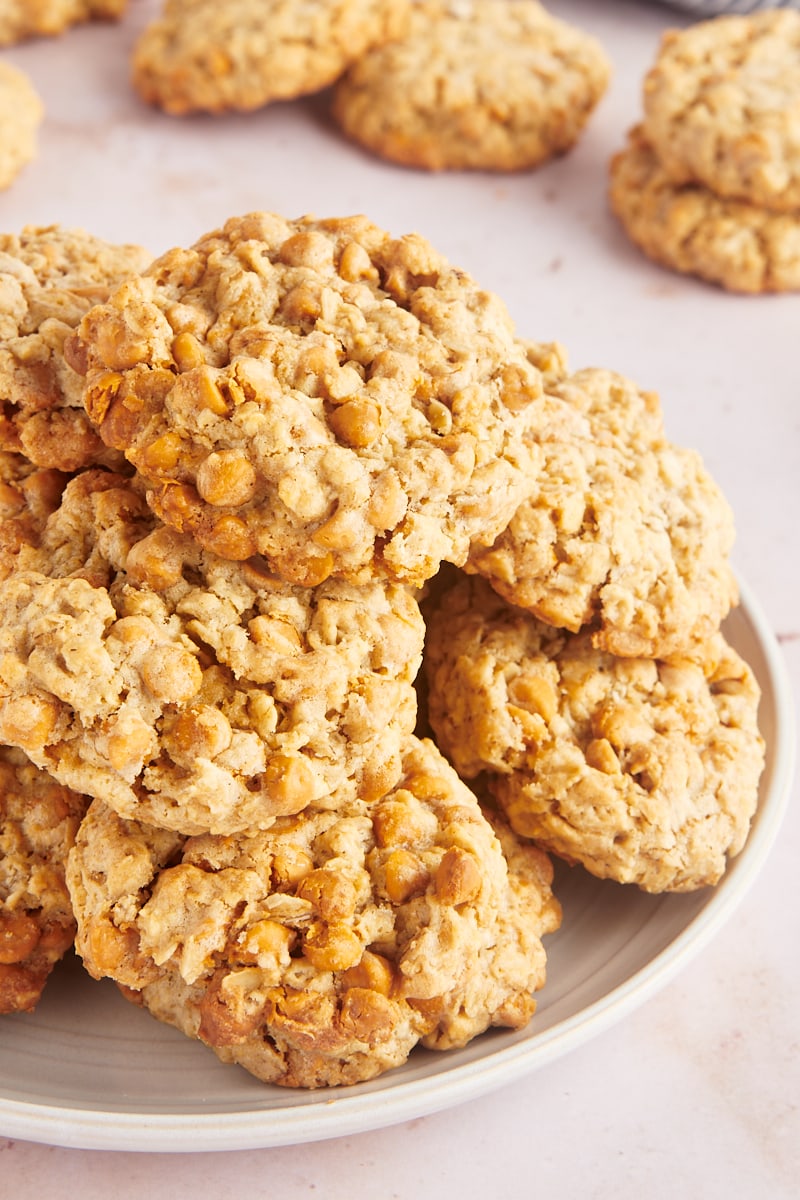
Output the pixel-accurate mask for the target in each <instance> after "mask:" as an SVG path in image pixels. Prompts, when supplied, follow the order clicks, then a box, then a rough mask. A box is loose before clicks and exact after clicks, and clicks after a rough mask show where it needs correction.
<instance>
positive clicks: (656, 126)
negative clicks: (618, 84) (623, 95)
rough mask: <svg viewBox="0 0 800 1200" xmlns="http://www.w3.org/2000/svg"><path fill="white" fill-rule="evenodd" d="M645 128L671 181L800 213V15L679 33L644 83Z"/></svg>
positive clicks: (759, 16) (722, 22)
mask: <svg viewBox="0 0 800 1200" xmlns="http://www.w3.org/2000/svg"><path fill="white" fill-rule="evenodd" d="M644 114H645V115H644V129H645V135H646V137H647V140H648V141H649V142H650V144H651V145H652V146H653V147H654V149H655V151H656V153H657V155H658V158H659V159H660V161H661V164H662V166H663V168H664V171H665V173H666V175H667V177H668V178H671V179H672V180H673V181H675V182H677V183H685V182H689V181H694V182H697V183H700V184H703V185H704V186H705V187H707V188H708V189H709V190H711V191H712V192H714V193H715V194H717V195H719V196H722V197H728V198H731V199H739V200H744V201H747V202H749V203H750V204H754V205H757V206H763V207H765V208H769V209H773V210H776V211H779V212H785V213H787V214H789V215H790V216H792V217H794V218H795V219H796V218H797V214H798V210H800V13H798V12H795V11H790V10H789V9H785V8H782V9H780V10H779V9H777V8H775V9H770V10H767V11H765V12H758V13H753V14H752V15H750V16H747V17H743V16H730V17H722V18H718V19H717V20H712V21H704V22H700V23H698V24H695V25H691V26H690V27H689V28H687V29H684V30H679V31H670V32H669V33H667V34H666V35H665V37H664V39H663V42H662V45H661V49H660V52H659V54H658V57H657V59H656V62H655V64H654V66H653V67H652V69H651V70H650V71H649V73H648V75H647V76H646V78H645V84H644Z"/></svg>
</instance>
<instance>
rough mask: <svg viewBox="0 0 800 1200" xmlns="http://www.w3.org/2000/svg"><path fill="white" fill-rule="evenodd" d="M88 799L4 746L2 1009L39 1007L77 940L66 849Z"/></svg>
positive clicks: (0, 797) (0, 752)
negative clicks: (50, 980)
mask: <svg viewBox="0 0 800 1200" xmlns="http://www.w3.org/2000/svg"><path fill="white" fill-rule="evenodd" d="M88 803H89V802H88V800H87V798H86V797H85V796H78V795H76V794H75V793H74V792H71V791H70V790H69V788H65V787H62V786H61V785H60V784H58V783H56V782H55V780H54V779H51V778H50V777H49V776H48V775H47V774H45V772H44V771H40V770H38V769H37V768H36V767H34V766H33V764H32V763H30V762H29V761H28V760H27V759H26V758H25V755H24V754H22V753H21V752H20V751H19V750H12V749H9V748H8V747H6V746H0V1013H10V1012H30V1011H31V1010H32V1009H33V1008H35V1006H36V1004H37V1002H38V1000H39V997H40V996H41V993H42V990H43V989H44V986H45V984H46V982H47V979H48V976H49V975H50V972H51V971H52V969H53V967H54V966H55V964H56V963H57V962H58V960H59V959H60V958H61V957H62V956H63V955H64V954H65V953H66V951H67V950H68V949H69V948H70V946H71V945H72V942H73V938H74V936H75V920H74V917H73V915H72V906H71V904H70V899H69V892H68V890H67V883H66V877H65V874H66V864H67V854H68V852H69V850H70V848H71V847H72V845H73V843H74V841H75V834H76V833H77V830H78V825H79V824H80V821H81V819H82V817H83V815H84V813H85V811H86V808H87V807H88Z"/></svg>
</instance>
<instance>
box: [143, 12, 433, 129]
mask: <svg viewBox="0 0 800 1200" xmlns="http://www.w3.org/2000/svg"><path fill="white" fill-rule="evenodd" d="M409 10H410V4H409V0H303V2H302V3H300V4H298V3H297V0H227V3H225V4H218V3H216V0H166V3H165V5H164V9H163V12H162V15H161V17H160V18H158V19H157V20H156V21H154V22H152V24H150V25H149V26H147V28H146V29H145V30H144V32H143V33H142V34H141V35H140V37H139V39H138V41H137V43H136V46H135V48H134V52H133V84H134V87H135V88H136V90H137V91H138V92H139V94H140V96H141V97H142V98H143V99H144V100H146V101H147V102H148V103H149V104H155V105H158V106H159V107H160V108H162V109H163V110H164V111H165V112H168V113H171V114H173V115H175V116H179V115H181V114H184V113H190V112H211V113H220V112H225V111H229V110H231V109H239V110H244V111H248V110H252V109H256V108H261V107H262V106H263V105H265V104H268V103H270V102H271V101H274V100H291V99H293V98H294V97H296V96H302V95H305V94H307V93H309V92H317V91H320V90H321V89H322V88H325V87H327V86H328V85H329V84H331V83H333V81H334V80H335V79H336V78H337V77H338V76H339V75H341V73H342V72H343V71H344V70H345V68H346V67H347V66H348V65H349V64H350V63H351V62H353V61H354V60H355V59H356V58H358V57H359V55H361V54H363V53H364V52H365V51H367V50H368V49H369V48H370V47H371V46H373V45H375V44H376V43H380V42H381V41H384V40H385V39H386V38H389V37H395V36H397V35H398V34H400V33H402V32H403V30H404V28H405V26H406V23H407V20H408V15H409Z"/></svg>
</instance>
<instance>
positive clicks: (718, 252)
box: [609, 14, 800, 294]
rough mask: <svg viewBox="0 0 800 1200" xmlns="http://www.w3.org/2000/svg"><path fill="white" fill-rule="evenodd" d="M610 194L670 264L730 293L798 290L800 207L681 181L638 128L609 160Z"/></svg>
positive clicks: (631, 230)
mask: <svg viewBox="0 0 800 1200" xmlns="http://www.w3.org/2000/svg"><path fill="white" fill-rule="evenodd" d="M786 15H788V14H786ZM609 197H610V203H611V208H612V211H613V212H614V213H615V215H616V216H617V217H618V219H619V221H620V223H621V225H622V227H623V229H624V230H625V232H626V233H627V235H628V236H629V238H630V239H631V241H632V242H634V243H635V245H637V246H638V247H639V249H640V250H642V251H643V252H644V253H645V254H646V255H647V256H648V258H651V259H652V260H653V261H654V262H657V263H660V264H661V265H662V266H664V267H668V268H670V269H671V270H673V271H678V272H680V273H682V274H686V275H694V276H697V277H698V278H700V279H704V280H706V281H707V282H708V283H713V284H717V285H718V286H720V287H723V288H726V289H727V290H728V291H731V292H744V293H750V294H763V293H769V292H788V291H797V290H799V289H800V207H798V208H797V209H795V210H793V211H788V212H778V211H776V210H775V209H773V208H767V207H765V206H764V205H756V204H751V203H748V202H747V201H744V200H733V199H729V198H727V197H724V196H721V195H718V194H717V193H716V192H713V191H711V190H710V189H709V188H708V187H705V186H703V185H702V184H700V183H676V182H675V180H674V179H673V177H672V175H671V174H669V173H668V172H667V171H666V170H665V168H664V166H663V164H662V162H661V160H660V158H659V157H658V155H657V154H656V153H655V151H654V149H653V147H652V146H651V145H650V143H649V142H648V140H647V138H646V137H645V134H644V131H643V129H642V128H641V127H640V126H639V127H637V128H635V129H633V130H632V131H631V132H630V134H629V136H628V142H627V145H626V146H625V148H624V149H623V150H621V151H620V152H619V153H618V154H616V155H615V156H614V157H613V159H612V161H611V168H610V188H609Z"/></svg>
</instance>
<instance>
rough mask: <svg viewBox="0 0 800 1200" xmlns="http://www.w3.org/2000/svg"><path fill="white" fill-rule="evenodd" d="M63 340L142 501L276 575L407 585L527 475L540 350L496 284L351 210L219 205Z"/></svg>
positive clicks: (223, 552)
mask: <svg viewBox="0 0 800 1200" xmlns="http://www.w3.org/2000/svg"><path fill="white" fill-rule="evenodd" d="M80 342H81V346H82V353H83V355H84V356H85V359H86V391H85V396H84V402H85V405H86V409H87V411H88V413H89V415H90V417H91V418H92V420H93V421H94V422H95V424H96V426H97V428H98V430H99V432H100V435H101V436H102V437H103V439H104V440H105V442H106V443H107V444H108V445H110V446H113V447H117V448H119V449H122V450H123V451H124V452H125V455H126V457H127V458H128V459H129V460H130V462H131V463H133V464H134V465H135V466H136V468H137V470H138V471H139V472H140V473H141V475H142V477H143V478H144V479H145V480H146V481H147V483H148V500H149V502H150V504H151V505H152V507H153V508H154V509H155V511H156V512H157V513H158V515H159V516H160V517H161V519H162V520H164V521H165V522H166V523H167V524H168V525H171V526H173V527H174V528H176V529H178V530H182V531H185V532H188V533H191V534H192V535H193V536H194V537H195V538H196V539H197V540H198V541H199V542H200V543H201V544H202V545H203V546H205V547H207V548H208V549H210V550H212V551H213V552H214V553H215V554H219V555H220V556H221V557H226V558H231V559H247V558H249V557H250V556H251V555H253V554H254V553H259V554H261V555H263V556H264V557H265V558H266V559H267V560H268V562H269V564H270V568H271V569H272V570H273V571H275V572H276V573H277V574H279V575H281V576H282V577H283V578H285V579H287V580H290V581H292V582H296V583H302V584H305V585H307V586H314V585H315V584H317V583H319V582H321V581H322V580H323V579H325V578H327V577H328V576H330V575H335V576H342V577H344V578H347V579H349V580H350V581H352V582H360V581H368V580H370V579H373V578H375V577H376V576H381V577H388V578H392V579H397V580H401V581H404V582H408V583H412V584H415V585H418V584H420V583H422V582H423V581H424V580H425V579H427V578H429V577H430V576H432V575H434V574H435V573H436V571H437V569H438V567H439V564H440V562H441V561H442V560H443V559H447V560H448V561H454V562H463V561H464V559H465V558H466V555H467V552H468V550H469V547H470V545H471V544H472V543H473V542H475V541H477V542H482V543H487V542H491V541H492V540H493V539H494V537H496V536H497V534H498V533H499V532H500V530H501V529H502V528H504V526H505V525H506V524H507V522H508V520H509V519H510V517H511V515H512V513H513V512H514V510H515V509H516V507H517V506H518V504H519V502H520V501H521V499H522V497H523V496H524V495H525V494H526V492H527V490H528V488H529V487H530V484H531V475H532V471H533V463H534V460H535V452H534V451H533V450H532V449H531V447H529V446H528V445H526V444H525V441H524V434H525V432H526V430H527V429H528V428H530V426H531V425H532V423H533V421H534V416H535V413H536V409H537V402H538V401H539V399H540V398H541V393H542V380H541V372H540V371H539V370H538V368H537V367H536V366H535V365H533V364H532V363H531V362H530V361H529V360H528V358H527V357H526V354H525V350H524V348H523V347H522V346H521V345H520V344H519V343H518V342H517V341H516V339H515V337H514V333H513V327H512V323H511V320H510V317H509V314H508V312H507V310H506V308H505V306H504V305H503V304H502V302H501V301H500V300H499V299H498V298H497V297H496V296H494V295H492V294H491V293H488V292H484V291H481V290H480V289H479V288H478V286H477V285H476V284H475V283H474V281H473V280H472V279H471V278H470V277H469V276H468V275H466V274H465V273H464V272H462V271H459V270H457V269H455V268H454V267H452V266H450V264H449V263H448V262H447V261H446V260H445V259H444V258H443V257H442V256H441V255H440V254H438V253H437V252H436V251H435V250H434V249H433V248H432V247H431V246H430V245H429V243H428V242H426V241H425V240H424V239H422V238H421V237H419V236H417V235H414V234H412V235H408V236H406V237H401V238H393V237H390V236H389V235H388V234H387V233H384V231H383V230H381V229H379V228H377V226H375V225H373V224H371V223H370V222H369V221H368V220H366V218H363V217H352V218H342V219H333V220H328V221H317V220H312V219H311V218H304V219H302V220H299V221H286V220H284V219H283V218H282V217H279V216H274V215H270V214H265V213H255V214H251V215H249V216H246V217H242V218H236V219H232V220H230V221H228V223H227V224H226V225H225V227H224V229H222V230H219V231H217V232H215V233H210V234H208V235H207V236H206V237H204V238H202V239H201V240H200V241H199V242H198V243H197V244H196V245H195V246H194V247H193V248H191V249H189V250H173V251H171V252H170V253H168V254H166V255H164V256H163V257H162V258H161V259H160V260H158V261H157V262H156V263H154V264H153V266H152V268H150V269H149V270H148V271H147V272H145V273H144V274H143V275H141V276H138V277H136V278H134V279H131V280H130V281H128V282H127V283H125V284H123V285H122V287H121V288H120V289H118V291H117V292H116V293H115V294H114V295H113V296H112V298H111V300H110V301H109V302H108V303H107V304H102V305H98V306H97V307H96V308H94V309H93V310H92V311H91V312H90V313H88V314H87V316H86V317H85V318H84V320H83V321H82V323H81V326H80ZM201 360H202V361H201Z"/></svg>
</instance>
